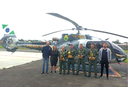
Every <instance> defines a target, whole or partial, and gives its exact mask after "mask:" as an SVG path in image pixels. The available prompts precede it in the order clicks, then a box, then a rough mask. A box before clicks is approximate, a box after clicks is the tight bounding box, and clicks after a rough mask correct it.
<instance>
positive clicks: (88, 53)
mask: <svg viewBox="0 0 128 87" xmlns="http://www.w3.org/2000/svg"><path fill="white" fill-rule="evenodd" d="M89 56H90V49H89V50H88V52H87V58H89Z"/></svg>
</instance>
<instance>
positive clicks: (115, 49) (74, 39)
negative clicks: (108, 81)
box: [0, 13, 128, 63]
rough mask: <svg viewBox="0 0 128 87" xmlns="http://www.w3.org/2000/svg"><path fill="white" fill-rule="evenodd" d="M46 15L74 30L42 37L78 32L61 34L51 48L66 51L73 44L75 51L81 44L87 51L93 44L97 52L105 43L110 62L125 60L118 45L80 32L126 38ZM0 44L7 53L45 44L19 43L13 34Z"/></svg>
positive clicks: (55, 14) (62, 17) (57, 15)
mask: <svg viewBox="0 0 128 87" xmlns="http://www.w3.org/2000/svg"><path fill="white" fill-rule="evenodd" d="M47 14H49V15H52V16H55V17H58V18H61V19H64V20H66V21H68V22H70V23H72V24H73V25H74V26H75V27H76V28H72V29H65V30H60V31H54V32H51V33H48V34H45V35H42V36H43V37H45V36H47V35H50V34H53V33H57V32H61V31H68V30H77V31H78V33H76V34H62V37H61V38H60V39H58V38H53V40H52V42H50V46H51V47H53V46H54V45H56V46H57V49H58V50H61V47H63V46H64V47H65V50H68V49H69V45H70V44H73V49H75V50H77V49H78V48H79V45H80V44H83V47H84V48H85V49H86V50H88V49H90V45H91V44H92V43H93V44H94V45H95V48H96V49H97V50H98V51H99V49H100V48H101V47H102V44H103V43H104V42H105V43H107V45H108V48H110V50H111V52H112V60H111V62H118V63H119V62H122V61H124V60H125V59H126V58H127V55H126V53H125V52H124V50H123V49H122V48H121V47H119V46H118V45H116V44H114V43H111V42H109V41H107V39H106V40H102V39H100V38H96V37H93V36H90V35H88V34H85V35H82V34H80V31H81V30H85V31H86V30H90V31H94V32H101V33H106V34H111V35H115V36H119V37H123V38H127V39H128V37H126V36H122V35H119V34H114V33H110V32H105V31H100V30H94V29H88V28H83V27H82V26H79V25H78V24H77V23H76V22H74V21H73V20H71V19H69V18H67V17H64V16H62V15H60V14H58V13H47ZM0 44H1V45H2V46H3V47H4V48H5V49H6V50H7V51H10V52H15V51H16V50H17V49H18V47H25V48H29V49H35V50H41V49H42V47H43V46H45V44H46V42H20V41H18V40H17V37H16V35H15V34H5V35H4V37H3V38H2V39H1V40H0ZM75 59H76V60H77V57H75ZM86 59H87V58H86Z"/></svg>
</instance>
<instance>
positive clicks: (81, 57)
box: [76, 44, 87, 76]
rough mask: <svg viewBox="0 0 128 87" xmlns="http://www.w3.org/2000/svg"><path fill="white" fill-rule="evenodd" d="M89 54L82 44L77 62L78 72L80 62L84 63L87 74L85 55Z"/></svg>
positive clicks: (84, 70) (78, 51)
mask: <svg viewBox="0 0 128 87" xmlns="http://www.w3.org/2000/svg"><path fill="white" fill-rule="evenodd" d="M86 55H87V51H86V49H84V48H83V44H80V48H79V49H78V50H77V56H78V63H77V73H76V75H78V74H79V69H80V64H82V67H83V72H84V75H85V76H87V73H86V66H85V56H86Z"/></svg>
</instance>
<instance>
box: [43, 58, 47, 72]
mask: <svg viewBox="0 0 128 87" xmlns="http://www.w3.org/2000/svg"><path fill="white" fill-rule="evenodd" d="M42 61H43V65H42V71H43V72H44V71H45V61H46V72H48V67H49V58H44V57H43V59H42Z"/></svg>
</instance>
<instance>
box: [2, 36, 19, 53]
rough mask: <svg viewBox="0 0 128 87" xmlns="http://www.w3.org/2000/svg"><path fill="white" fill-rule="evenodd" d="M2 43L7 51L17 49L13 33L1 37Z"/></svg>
mask: <svg viewBox="0 0 128 87" xmlns="http://www.w3.org/2000/svg"><path fill="white" fill-rule="evenodd" d="M1 40H2V41H3V43H2V44H1V45H2V46H3V47H4V48H5V49H6V50H7V51H11V52H15V51H16V50H17V49H18V46H17V42H18V40H17V38H16V36H15V35H7V36H4V37H3V38H2V39H1Z"/></svg>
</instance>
